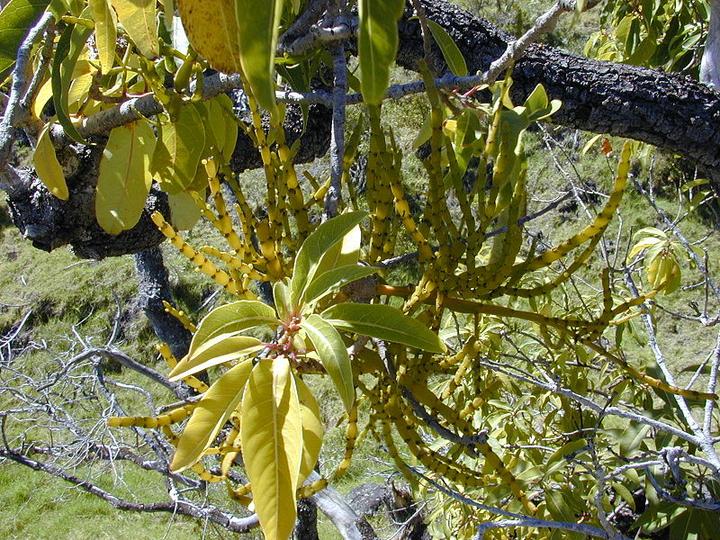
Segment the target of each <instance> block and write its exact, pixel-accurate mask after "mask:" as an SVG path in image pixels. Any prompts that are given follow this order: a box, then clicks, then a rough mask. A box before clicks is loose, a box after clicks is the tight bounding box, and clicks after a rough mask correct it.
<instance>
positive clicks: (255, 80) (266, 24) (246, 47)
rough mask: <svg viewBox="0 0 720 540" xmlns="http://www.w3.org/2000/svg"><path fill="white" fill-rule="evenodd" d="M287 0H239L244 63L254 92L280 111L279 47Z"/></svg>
mask: <svg viewBox="0 0 720 540" xmlns="http://www.w3.org/2000/svg"><path fill="white" fill-rule="evenodd" d="M283 3H284V2H283V0H235V14H236V17H237V26H238V42H239V45H240V63H241V64H242V68H243V73H244V74H245V77H246V79H247V81H248V85H249V86H250V89H251V91H252V95H253V96H254V97H255V99H256V100H257V101H258V103H259V104H260V106H261V107H263V108H265V109H266V110H268V111H270V112H272V113H276V112H277V106H276V104H275V77H274V71H275V49H276V47H277V39H278V32H279V30H280V17H281V16H282V12H283Z"/></svg>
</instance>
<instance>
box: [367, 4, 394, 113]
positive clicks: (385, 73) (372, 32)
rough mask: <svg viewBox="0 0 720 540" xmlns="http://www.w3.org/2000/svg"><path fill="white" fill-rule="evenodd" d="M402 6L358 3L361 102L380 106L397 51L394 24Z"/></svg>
mask: <svg viewBox="0 0 720 540" xmlns="http://www.w3.org/2000/svg"><path fill="white" fill-rule="evenodd" d="M404 6H405V2H403V1H402V0H359V1H358V14H359V16H360V32H359V36H358V52H359V56H360V70H361V78H360V81H361V86H362V95H363V98H364V99H365V102H366V103H368V104H370V105H379V104H380V103H381V102H382V100H383V98H384V97H385V91H386V90H387V87H388V83H389V80H390V66H392V64H393V62H394V61H395V54H396V52H397V48H398V26H397V23H398V19H399V18H400V16H401V15H402V12H403V8H404Z"/></svg>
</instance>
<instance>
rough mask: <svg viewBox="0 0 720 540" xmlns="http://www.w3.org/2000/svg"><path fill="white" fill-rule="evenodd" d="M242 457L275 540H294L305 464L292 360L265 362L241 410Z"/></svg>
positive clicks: (265, 527) (271, 539) (266, 530)
mask: <svg viewBox="0 0 720 540" xmlns="http://www.w3.org/2000/svg"><path fill="white" fill-rule="evenodd" d="M241 415H242V430H241V433H240V436H241V440H242V454H243V460H244V462H245V470H246V472H247V475H248V479H249V480H250V484H251V485H252V493H253V503H254V504H255V511H256V512H257V515H258V517H259V518H260V525H261V527H262V529H263V533H264V534H265V538H267V539H269V540H276V539H278V540H279V539H282V540H284V539H286V538H289V536H290V534H291V533H292V530H293V527H294V526H295V516H296V509H295V506H296V496H295V492H296V490H297V487H298V478H299V475H300V467H301V463H302V447H303V431H302V410H301V407H300V402H299V399H298V392H297V389H296V386H295V380H294V377H293V376H292V373H291V371H290V364H289V362H288V360H287V358H284V357H279V358H276V359H274V360H261V361H260V362H258V364H257V365H256V366H255V368H254V369H253V371H252V374H251V375H250V379H249V380H248V383H247V388H246V390H245V395H244V396H243V399H242V405H241Z"/></svg>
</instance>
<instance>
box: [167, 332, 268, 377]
mask: <svg viewBox="0 0 720 540" xmlns="http://www.w3.org/2000/svg"><path fill="white" fill-rule="evenodd" d="M262 348H263V344H262V342H261V341H260V340H259V339H256V338H254V337H248V336H234V335H228V334H220V335H219V336H215V337H214V338H212V339H209V340H207V341H206V342H205V343H203V344H202V345H200V346H199V347H198V348H197V349H196V350H195V351H194V352H193V354H192V355H190V354H188V355H187V356H185V358H183V359H182V360H181V361H180V362H178V364H177V366H175V368H174V369H173V370H172V371H171V372H170V375H169V377H170V380H171V381H179V380H181V379H183V378H185V377H189V376H190V375H194V374H195V373H198V372H200V371H204V370H206V369H209V368H211V367H213V366H217V365H220V364H224V363H226V362H230V361H232V360H237V359H238V358H241V357H243V356H246V355H248V354H252V353H254V352H257V351H259V350H260V349H262Z"/></svg>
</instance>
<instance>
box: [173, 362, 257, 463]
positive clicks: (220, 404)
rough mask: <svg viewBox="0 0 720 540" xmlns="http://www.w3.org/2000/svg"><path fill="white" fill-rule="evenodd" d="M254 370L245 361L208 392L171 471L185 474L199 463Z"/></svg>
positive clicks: (198, 407)
mask: <svg viewBox="0 0 720 540" xmlns="http://www.w3.org/2000/svg"><path fill="white" fill-rule="evenodd" d="M251 369H252V362H250V361H249V360H248V361H246V362H242V363H241V364H238V365H237V366H235V367H234V368H232V369H231V370H229V371H228V372H227V373H225V374H224V375H223V376H222V377H220V378H219V379H218V380H217V381H215V382H214V383H213V385H212V386H211V387H210V388H209V389H208V391H207V392H205V395H204V396H203V398H202V399H201V400H200V401H199V402H198V405H197V407H196V408H195V410H194V411H193V415H192V416H191V417H190V420H189V421H188V424H187V426H185V429H184V430H183V433H182V435H181V436H180V440H179V441H178V447H177V450H175V455H174V456H173V460H172V463H171V464H170V470H171V471H173V472H181V471H184V470H185V469H187V468H189V467H192V466H193V465H194V464H195V463H197V462H198V461H199V460H200V458H201V457H202V454H203V452H204V451H205V450H206V449H207V448H208V446H210V444H211V443H212V442H213V440H214V439H215V437H216V436H217V434H218V432H219V431H220V428H222V427H223V425H225V422H226V421H227V419H228V418H230V415H231V414H232V412H233V411H234V410H235V408H236V407H237V406H238V403H239V402H240V400H241V399H242V395H243V389H244V388H245V383H246V382H247V380H248V376H249V375H250V372H251Z"/></svg>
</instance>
